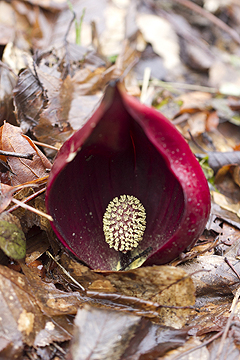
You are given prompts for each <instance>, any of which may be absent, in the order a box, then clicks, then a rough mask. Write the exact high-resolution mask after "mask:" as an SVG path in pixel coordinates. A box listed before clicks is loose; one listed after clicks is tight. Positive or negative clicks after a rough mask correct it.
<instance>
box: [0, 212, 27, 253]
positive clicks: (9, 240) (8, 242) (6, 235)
mask: <svg viewBox="0 0 240 360" xmlns="http://www.w3.org/2000/svg"><path fill="white" fill-rule="evenodd" d="M1 215H2V214H1ZM1 215H0V248H1V249H2V250H3V252H4V253H5V254H6V255H7V256H9V257H11V258H13V259H15V260H18V259H23V258H24V257H25V255H26V239H25V235H24V232H23V231H22V229H21V227H19V226H17V225H16V224H15V223H14V222H13V221H11V222H10V221H6V220H3V216H1ZM9 217H11V220H12V219H14V218H15V217H14V216H13V215H10V214H9ZM15 222H16V221H15Z"/></svg>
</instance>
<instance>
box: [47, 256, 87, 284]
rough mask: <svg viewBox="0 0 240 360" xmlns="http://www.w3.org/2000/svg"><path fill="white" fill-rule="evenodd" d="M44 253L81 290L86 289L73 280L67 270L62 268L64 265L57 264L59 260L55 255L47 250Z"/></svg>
mask: <svg viewBox="0 0 240 360" xmlns="http://www.w3.org/2000/svg"><path fill="white" fill-rule="evenodd" d="M46 254H47V255H48V256H49V257H50V258H51V259H52V260H53V261H54V262H55V263H56V264H57V265H58V266H59V267H60V269H61V270H62V272H63V273H64V274H65V275H67V277H69V279H71V281H72V282H73V283H74V284H75V285H77V286H78V287H79V288H80V289H81V290H82V291H86V290H85V288H84V287H83V286H82V285H81V284H80V283H79V282H78V281H77V280H75V279H74V278H73V277H72V276H71V275H70V274H69V272H68V271H67V270H66V269H64V267H63V266H62V265H61V264H59V262H58V261H57V260H56V259H55V257H54V256H53V255H52V254H51V253H50V252H49V251H46Z"/></svg>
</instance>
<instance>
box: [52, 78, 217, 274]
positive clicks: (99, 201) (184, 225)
mask: <svg viewBox="0 0 240 360" xmlns="http://www.w3.org/2000/svg"><path fill="white" fill-rule="evenodd" d="M123 194H126V195H133V196H135V197H137V198H138V199H139V200H140V201H141V203H142V204H143V206H144V207H145V209H146V214H147V218H146V219H147V226H146V230H145V233H144V236H143V240H142V241H141V242H140V243H139V246H138V247H137V253H141V252H143V251H144V250H145V249H147V248H149V247H151V248H152V250H151V252H150V253H149V255H148V258H147V260H146V262H145V265H151V264H165V263H167V262H169V261H171V260H173V259H174V258H175V257H177V256H178V255H179V253H181V252H182V251H183V250H185V249H186V248H187V247H188V246H192V245H193V244H194V242H195V241H196V240H197V239H198V237H199V235H200V234H201V233H202V231H203V230H204V227H205V224H206V221H207V219H208V216H209V212H210V194H209V189H208V184H207V181H206V179H205V176H204V174H203V172H202V169H201V167H200V165H199V164H198V162H197V160H196V158H195V156H194V155H193V154H192V152H191V150H190V148H189V146H188V144H187V143H186V141H185V140H184V138H183V137H182V135H181V134H180V133H179V132H178V131H177V130H176V129H175V127H174V126H173V125H172V124H171V123H170V122H169V120H167V119H166V118H165V117H164V116H163V115H162V114H160V113H159V112H158V111H156V110H155V109H153V108H149V107H147V106H145V105H142V104H140V103H139V101H138V100H136V99H135V98H134V97H131V96H129V95H127V93H126V92H125V91H124V89H123V87H122V85H121V84H118V85H116V84H114V85H109V87H108V88H107V91H106V94H105V96H104V98H103V101H102V103H101V105H100V106H99V108H98V109H97V110H96V111H95V113H94V114H93V116H92V117H91V118H90V119H89V120H88V122H87V123H86V124H85V125H84V126H83V128H82V129H80V130H79V131H78V132H76V133H75V134H74V135H73V136H72V137H71V138H70V139H69V140H68V141H67V142H65V143H64V145H63V146H62V148H61V150H60V151H59V154H58V156H57V159H56V160H55V162H54V165H53V168H52V170H51V173H50V177H49V182H48V187H47V193H46V205H47V210H48V212H49V214H50V215H51V216H52V217H53V219H54V221H53V223H52V227H53V229H54V231H55V233H56V234H57V236H58V238H59V239H60V240H61V242H62V243H63V244H64V245H65V246H66V247H67V248H68V249H70V250H71V251H72V252H73V253H74V254H75V255H77V256H78V258H79V259H81V260H82V261H84V262H85V263H86V264H87V265H89V266H90V267H91V268H93V269H101V270H114V269H116V265H117V263H118V262H119V258H120V254H119V252H118V251H115V250H114V249H112V248H110V247H109V246H108V244H107V243H106V242H105V239H104V233H103V228H102V218H103V214H104V212H105V210H106V207H107V205H108V203H109V202H110V201H111V200H112V199H113V198H114V197H116V196H120V195H123ZM135 255H136V254H135Z"/></svg>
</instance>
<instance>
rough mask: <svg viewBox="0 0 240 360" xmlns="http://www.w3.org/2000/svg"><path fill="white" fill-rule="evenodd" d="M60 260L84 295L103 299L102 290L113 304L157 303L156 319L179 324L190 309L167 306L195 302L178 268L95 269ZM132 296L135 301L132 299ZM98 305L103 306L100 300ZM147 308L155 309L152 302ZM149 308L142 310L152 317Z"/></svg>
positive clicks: (137, 306)
mask: <svg viewBox="0 0 240 360" xmlns="http://www.w3.org/2000/svg"><path fill="white" fill-rule="evenodd" d="M62 261H63V264H64V267H65V269H66V270H68V271H69V272H70V274H71V275H72V276H73V277H74V278H75V279H76V280H77V281H78V282H79V283H80V284H81V285H83V286H84V287H85V288H86V289H87V295H88V296H89V297H92V298H93V299H94V298H98V296H100V294H101V293H103V296H101V299H104V293H105V298H106V299H109V300H111V301H113V303H114V302H115V303H116V305H117V304H119V303H122V304H123V305H124V304H125V305H127V304H128V300H129V305H131V306H132V307H133V308H134V307H135V309H136V310H137V309H141V308H142V306H143V304H142V305H141V302H146V305H147V303H148V302H150V303H153V304H158V305H159V309H157V312H158V315H157V319H156V321H158V322H160V323H161V324H164V325H168V326H174V327H176V328H180V327H182V326H183V324H184V323H185V322H186V319H187V318H188V316H189V315H190V314H191V312H192V310H190V309H186V308H183V309H181V308H180V309H175V308H174V309H171V306H173V307H174V306H179V307H181V306H183V307H184V306H190V307H191V305H194V302H195V297H194V292H195V289H194V286H193V283H192V280H191V278H190V277H189V276H186V274H185V272H184V271H182V270H181V269H179V268H174V267H170V266H154V267H144V268H139V269H135V270H131V271H122V272H120V271H119V272H110V273H108V272H103V273H95V272H94V271H91V270H89V269H88V268H86V267H84V266H82V265H80V264H78V263H76V262H75V261H74V260H71V259H68V258H67V257H65V256H63V258H62ZM114 294H115V297H116V298H115V300H114ZM134 298H136V303H135V305H134V303H133V301H132V299H134ZM138 299H139V301H140V302H139V303H138V301H137V300H138ZM100 305H103V306H104V302H102V303H101V304H100ZM149 305H150V304H149ZM161 305H162V307H161ZM168 306H169V307H170V308H168ZM149 309H150V310H151V311H152V310H153V311H156V308H155V309H154V307H153V306H152V308H151V307H149ZM146 310H147V308H146ZM151 311H149V313H147V311H146V316H149V317H153V315H154V317H156V313H155V314H154V313H152V312H151Z"/></svg>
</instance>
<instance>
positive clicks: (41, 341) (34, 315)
mask: <svg viewBox="0 0 240 360" xmlns="http://www.w3.org/2000/svg"><path fill="white" fill-rule="evenodd" d="M0 302H1V309H0V318H1V321H0V338H1V340H0V357H1V358H2V359H3V358H5V359H10V358H15V357H16V358H17V357H18V356H19V355H20V354H21V352H22V350H23V346H24V344H27V345H29V346H33V345H34V346H45V345H47V344H49V343H51V342H53V341H65V340H69V339H70V338H71V330H72V325H71V322H69V319H68V318H67V317H65V316H56V317H54V316H53V317H48V316H47V315H46V314H44V313H43V312H42V310H41V308H40V307H39V303H38V302H37V301H36V299H35V296H34V292H33V290H32V287H31V285H29V283H28V281H27V279H26V277H25V276H24V275H22V274H19V273H17V272H15V271H13V270H10V269H8V268H7V267H5V266H0ZM4 356H5V357H4Z"/></svg>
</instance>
